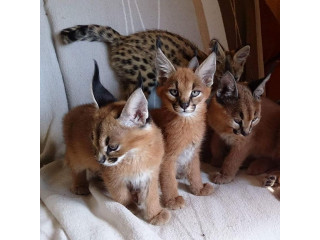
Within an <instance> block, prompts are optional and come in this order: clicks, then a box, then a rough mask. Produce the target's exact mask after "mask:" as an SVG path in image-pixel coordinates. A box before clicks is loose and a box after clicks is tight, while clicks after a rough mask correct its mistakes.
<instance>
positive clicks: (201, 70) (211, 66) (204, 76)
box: [195, 52, 216, 87]
mask: <svg viewBox="0 0 320 240" xmlns="http://www.w3.org/2000/svg"><path fill="white" fill-rule="evenodd" d="M215 72H216V54H215V53H214V52H213V53H211V54H210V55H209V56H208V57H207V58H206V59H205V60H204V61H203V63H201V65H200V66H199V67H198V68H197V69H196V71H195V74H196V75H198V76H199V77H200V79H201V80H202V81H203V82H204V83H205V84H206V86H207V87H211V86H212V84H213V78H214V73H215Z"/></svg>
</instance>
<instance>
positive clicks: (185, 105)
mask: <svg viewBox="0 0 320 240" xmlns="http://www.w3.org/2000/svg"><path fill="white" fill-rule="evenodd" d="M180 107H182V108H183V110H186V108H187V107H189V103H182V102H181V103H180Z"/></svg>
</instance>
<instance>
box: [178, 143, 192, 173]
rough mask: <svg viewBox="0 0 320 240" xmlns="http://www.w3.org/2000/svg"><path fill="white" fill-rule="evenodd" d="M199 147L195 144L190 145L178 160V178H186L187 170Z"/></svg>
mask: <svg viewBox="0 0 320 240" xmlns="http://www.w3.org/2000/svg"><path fill="white" fill-rule="evenodd" d="M196 148H197V146H196V145H195V144H190V145H189V146H187V147H186V148H185V149H184V150H182V152H181V153H180V155H179V156H178V158H177V161H176V174H177V177H178V178H183V177H185V174H186V169H187V167H188V165H189V163H190V162H191V160H192V159H193V157H194V154H195V150H196Z"/></svg>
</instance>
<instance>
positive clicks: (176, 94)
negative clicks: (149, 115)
mask: <svg viewBox="0 0 320 240" xmlns="http://www.w3.org/2000/svg"><path fill="white" fill-rule="evenodd" d="M169 93H170V94H171V95H172V96H174V97H176V96H178V90H177V89H170V90H169Z"/></svg>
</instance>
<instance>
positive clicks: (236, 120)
mask: <svg viewBox="0 0 320 240" xmlns="http://www.w3.org/2000/svg"><path fill="white" fill-rule="evenodd" d="M233 121H234V122H235V123H236V124H239V125H240V124H241V122H242V120H241V119H233Z"/></svg>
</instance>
